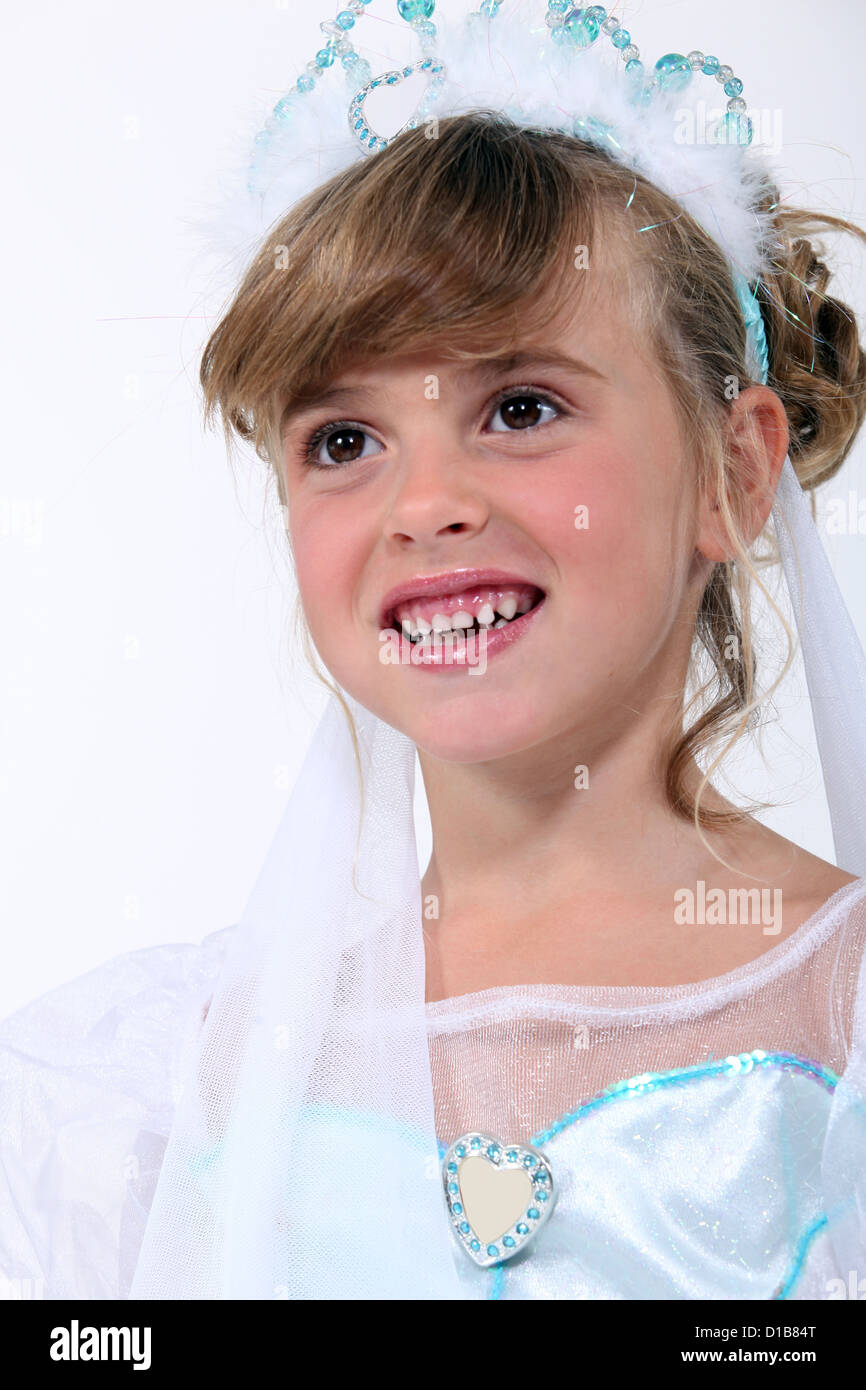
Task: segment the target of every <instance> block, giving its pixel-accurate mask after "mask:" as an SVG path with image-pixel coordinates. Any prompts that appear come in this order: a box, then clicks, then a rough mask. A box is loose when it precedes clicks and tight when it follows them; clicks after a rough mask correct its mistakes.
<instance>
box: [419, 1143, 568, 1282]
mask: <svg viewBox="0 0 866 1390" xmlns="http://www.w3.org/2000/svg"><path fill="white" fill-rule="evenodd" d="M442 1183H443V1186H444V1189H445V1200H446V1202H447V1204H448V1213H449V1215H450V1218H451V1225H452V1228H453V1231H454V1234H455V1236H456V1237H457V1240H458V1241H459V1243H460V1245H461V1247H462V1248H463V1249H464V1250H465V1251H466V1253H467V1255H469V1256H470V1258H471V1259H473V1260H474V1261H475V1263H476V1264H477V1265H481V1266H482V1268H484V1269H487V1268H489V1267H490V1266H491V1265H495V1264H500V1263H501V1262H502V1261H503V1260H510V1259H512V1258H513V1256H515V1255H518V1254H519V1253H520V1251H521V1250H523V1249H525V1247H526V1246H527V1245H528V1244H529V1243H530V1241H531V1240H532V1239H533V1237H534V1236H535V1235H537V1233H538V1231H540V1229H541V1227H542V1226H543V1225H544V1223H545V1221H546V1220H547V1219H548V1217H549V1216H550V1213H551V1212H552V1211H553V1207H554V1204H555V1202H556V1189H555V1186H554V1181H553V1172H552V1169H551V1167H550V1164H549V1162H548V1160H547V1158H546V1157H545V1155H544V1154H543V1153H542V1152H541V1151H540V1150H539V1149H534V1148H533V1147H532V1145H531V1144H503V1143H502V1142H501V1140H499V1139H497V1138H496V1137H495V1136H494V1135H492V1134H482V1133H481V1132H480V1131H478V1130H473V1131H471V1132H470V1133H468V1134H461V1136H460V1138H459V1139H455V1140H454V1143H453V1144H452V1145H451V1147H450V1148H449V1149H448V1152H447V1153H446V1154H445V1157H444V1158H443V1159H442Z"/></svg>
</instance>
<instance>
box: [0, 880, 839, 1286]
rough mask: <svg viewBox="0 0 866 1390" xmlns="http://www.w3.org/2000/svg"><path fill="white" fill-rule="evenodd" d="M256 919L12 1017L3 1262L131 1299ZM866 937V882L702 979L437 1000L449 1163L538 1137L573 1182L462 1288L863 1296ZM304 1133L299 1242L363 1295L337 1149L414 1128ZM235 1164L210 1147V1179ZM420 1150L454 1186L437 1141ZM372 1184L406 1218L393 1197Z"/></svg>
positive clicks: (3, 1126) (3, 1029)
mask: <svg viewBox="0 0 866 1390" xmlns="http://www.w3.org/2000/svg"><path fill="white" fill-rule="evenodd" d="M233 930H234V929H233V928H227V929H225V930H223V931H220V932H215V933H212V934H211V935H210V936H208V937H206V938H205V940H204V941H203V942H202V944H201V946H162V947H154V948H151V949H148V950H144V951H137V952H132V953H129V954H127V955H124V956H119V957H116V958H115V959H114V960H112V961H109V962H107V963H106V964H105V965H104V966H102V967H100V968H99V969H97V970H94V971H91V972H90V973H89V974H88V975H85V976H83V977H81V978H80V979H79V980H75V981H72V982H70V984H68V985H65V986H63V987H61V988H60V989H58V990H54V991H52V993H51V994H50V995H48V996H46V997H45V998H43V999H41V1000H37V1001H35V1003H34V1004H32V1005H29V1006H28V1007H27V1008H26V1009H23V1010H21V1011H19V1012H18V1013H17V1014H15V1015H13V1016H12V1018H10V1019H7V1020H5V1021H4V1022H3V1023H0V1276H2V1277H3V1278H4V1279H13V1280H17V1281H19V1285H16V1287H20V1286H21V1282H22V1281H29V1287H31V1288H32V1289H34V1290H35V1291H36V1296H43V1297H46V1298H58V1297H78V1298H109V1299H112V1298H126V1297H128V1296H129V1291H130V1285H131V1281H132V1277H133V1271H134V1270H135V1267H136V1262H137V1259H138V1255H139V1251H140V1249H141V1243H142V1239H143V1235H144V1230H145V1225H146V1222H147V1218H148V1213H149V1209H150V1205H151V1202H152V1199H153V1193H154V1190H155V1187H156V1184H157V1179H158V1177H159V1173H160V1169H161V1164H162V1160H163V1155H164V1152H165V1147H166V1142H167V1138H168V1134H169V1131H170V1129H171V1125H172V1121H173V1116H174V1111H175V1107H176V1104H177V1101H178V1095H179V1086H180V1078H181V1076H182V1074H183V1067H184V1058H185V1056H186V1055H187V1054H189V1053H191V1052H192V1050H193V1049H194V1048H195V1046H196V1043H197V1038H198V1035H199V1032H200V1030H201V1022H202V1015H203V1012H204V1009H205V1007H206V1005H207V1003H208V1000H209V998H210V995H211V993H212V991H213V989H214V984H215V981H216V980H217V979H218V977H219V974H220V970H221V967H222V964H223V961H224V958H225V953H226V950H227V948H228V946H229V943H230V940H231V938H232V934H233ZM864 946H866V880H863V879H858V880H857V881H856V882H855V883H852V884H850V885H848V886H846V887H845V888H842V889H840V890H839V891H838V892H837V893H836V894H834V896H833V897H832V898H831V899H830V900H829V901H828V902H827V903H826V904H825V905H824V907H823V908H822V909H821V910H820V911H819V912H818V913H817V914H815V916H813V917H812V918H810V919H809V921H808V922H806V923H804V924H803V926H802V927H801V928H800V929H799V930H798V931H797V932H795V933H794V934H793V935H792V936H791V937H790V938H789V939H788V940H787V941H785V942H782V943H781V944H779V945H778V946H775V947H772V948H771V949H770V950H769V951H768V952H767V953H765V955H764V956H762V957H761V958H759V959H758V960H757V961H754V962H752V963H751V964H749V965H747V966H744V967H742V968H740V969H738V970H735V971H732V972H731V973H730V974H728V975H725V976H722V977H719V978H717V979H715V980H710V981H705V982H703V983H702V984H699V985H693V986H692V985H689V986H683V987H677V988H671V989H654V988H647V989H638V988H634V989H632V988H626V989H622V988H620V989H617V988H572V987H565V986H555V985H532V986H518V987H510V988H505V989H492V990H485V991H482V992H480V993H477V994H471V995H464V996H461V997H459V998H455V999H449V1000H444V1001H440V1002H437V1003H433V1004H428V1005H426V1016H427V1023H428V1048H429V1056H430V1061H431V1071H432V1077H433V1092H434V1103H435V1119H436V1132H437V1135H438V1138H439V1141H440V1145H441V1146H442V1149H443V1151H444V1148H445V1147H447V1145H448V1144H449V1143H450V1142H451V1141H452V1140H453V1139H454V1138H455V1137H457V1136H458V1135H459V1134H461V1133H464V1132H466V1131H468V1130H470V1129H481V1130H485V1131H489V1132H491V1133H492V1134H495V1135H496V1136H498V1137H499V1138H500V1139H502V1140H503V1141H505V1142H511V1141H517V1140H523V1141H530V1142H532V1143H533V1144H535V1145H536V1146H538V1147H541V1148H543V1150H544V1152H545V1154H546V1155H547V1156H548V1158H549V1161H550V1163H551V1166H552V1169H553V1171H554V1175H555V1180H556V1184H557V1193H558V1195H557V1204H556V1208H555V1210H554V1211H553V1214H552V1216H551V1218H550V1220H549V1221H548V1222H547V1223H546V1225H545V1226H544V1228H543V1230H541V1231H540V1232H539V1238H538V1240H537V1241H536V1242H533V1243H532V1244H531V1245H530V1246H528V1247H527V1248H526V1250H525V1251H522V1252H521V1253H520V1254H519V1255H518V1256H516V1257H515V1258H514V1259H513V1260H511V1261H509V1262H507V1263H505V1264H502V1265H499V1266H497V1267H494V1268H492V1269H482V1268H479V1267H478V1266H476V1265H473V1264H472V1262H471V1261H470V1260H469V1259H468V1258H467V1256H466V1255H465V1254H464V1253H463V1252H462V1251H461V1250H460V1249H459V1248H458V1246H457V1244H456V1241H455V1242H454V1248H453V1258H454V1268H455V1278H456V1286H457V1288H458V1289H459V1296H460V1297H465V1298H479V1299H488V1298H490V1299H503V1298H519V1299H527V1298H540V1299H560V1298H574V1299H581V1298H605V1299H607V1298H614V1299H619V1298H658V1299H667V1298H699V1299H702V1298H711V1299H725V1298H750V1299H774V1298H775V1299H789V1298H793V1299H798V1298H799V1299H805V1298H827V1297H833V1296H842V1295H841V1294H839V1293H838V1292H834V1290H838V1289H841V1288H847V1287H849V1286H850V1275H851V1271H852V1270H858V1269H859V1270H860V1271H861V1272H862V1269H863V1268H864V1267H866V1221H864V1219H863V1214H864V1213H866V1191H864V1182H866V1178H864V1174H866V1162H864V1159H866V1105H864V1101H863V1097H864V1096H866V1046H864V1043H866V997H864V989H863V987H862V986H859V987H858V980H859V978H860V972H861V967H862V965H863V961H864ZM756 1050H758V1051H760V1052H763V1053H765V1054H766V1058H765V1059H764V1060H760V1059H757V1060H756V1058H755V1056H754V1054H755V1052H756ZM741 1054H753V1055H752V1057H751V1061H750V1060H749V1058H748V1056H746V1057H745V1059H741V1060H737V1059H738V1058H740V1057H741ZM726 1059H727V1060H726ZM837 1078H839V1080H838V1082H837ZM629 1081H630V1082H631V1083H632V1084H631V1085H629V1086H622V1085H621V1084H618V1083H623V1082H629ZM564 1117H567V1118H564ZM558 1121H559V1122H560V1123H559V1124H557V1122H558ZM551 1130H555V1132H554V1133H551V1132H550V1131H551ZM305 1134H306V1135H307V1136H308V1140H305V1143H306V1142H308V1143H309V1149H307V1148H306V1147H305V1148H304V1149H303V1151H302V1152H299V1153H298V1155H297V1160H298V1163H299V1164H300V1168H299V1171H300V1172H302V1173H303V1174H304V1192H305V1196H306V1195H307V1194H308V1195H309V1203H308V1205H307V1206H306V1207H302V1208H301V1215H300V1219H299V1218H298V1215H297V1209H295V1211H294V1212H293V1215H294V1220H295V1224H293V1227H292V1230H293V1242H294V1244H295V1246H296V1248H297V1249H299V1250H301V1249H303V1251H304V1256H305V1259H306V1260H307V1261H308V1266H309V1267H310V1268H312V1269H314V1270H315V1268H317V1261H318V1262H319V1264H320V1265H321V1273H322V1277H323V1278H324V1277H325V1274H327V1275H328V1277H329V1279H330V1281H331V1284H332V1286H333V1287H334V1289H335V1292H334V1295H333V1296H334V1297H339V1296H340V1293H339V1277H340V1271H341V1270H345V1271H346V1272H347V1280H348V1284H347V1287H348V1288H351V1287H353V1284H352V1280H349V1275H350V1274H351V1275H352V1279H354V1277H355V1274H357V1272H358V1270H363V1266H364V1249H363V1248H361V1247H360V1246H358V1244H357V1242H355V1243H353V1216H354V1217H355V1218H357V1215H358V1210H357V1192H356V1190H355V1189H352V1194H351V1201H349V1200H348V1199H347V1200H346V1201H343V1200H342V1197H343V1195H344V1194H342V1193H341V1191H335V1190H332V1189H328V1190H327V1191H322V1192H319V1191H318V1189H317V1187H316V1183H317V1173H318V1168H317V1163H316V1159H317V1155H318V1156H320V1155H321V1154H322V1152H324V1151H326V1149H327V1150H329V1151H331V1152H338V1153H345V1154H351V1153H353V1152H355V1153H356V1154H359V1153H364V1154H366V1155H367V1156H368V1157H370V1159H371V1165H372V1167H380V1168H381V1170H382V1171H387V1166H388V1163H389V1152H388V1151H389V1150H390V1151H391V1152H393V1150H394V1148H395V1147H400V1146H402V1145H404V1144H407V1145H410V1146H411V1145H412V1144H413V1142H415V1141H413V1138H412V1135H411V1134H410V1133H408V1132H406V1131H405V1130H403V1129H401V1128H400V1127H399V1126H396V1125H395V1126H394V1127H393V1128H392V1129H387V1128H386V1127H385V1126H383V1125H381V1123H380V1122H379V1123H377V1125H376V1126H373V1127H371V1124H370V1117H369V1116H368V1115H365V1114H364V1113H358V1112H353V1111H352V1108H351V1095H350V1094H349V1095H347V1096H346V1104H345V1106H341V1107H336V1108H332V1109H330V1110H329V1109H327V1107H324V1106H322V1107H320V1108H319V1110H318V1111H317V1118H316V1120H315V1123H314V1124H311V1125H310V1126H309V1127H308V1129H307V1130H306V1131H305ZM377 1145H378V1146H380V1149H381V1152H379V1150H377V1147H376V1146H377ZM377 1153H378V1154H379V1157H378V1162H377V1161H376V1154H377ZM211 1161H212V1155H210V1154H209V1153H207V1152H204V1151H203V1152H202V1155H201V1160H200V1162H201V1167H202V1171H203V1173H204V1175H205V1176H206V1174H207V1170H208V1164H209V1163H210V1162H211ZM412 1161H413V1163H415V1162H416V1161H417V1173H418V1175H419V1180H423V1181H424V1182H425V1183H427V1182H430V1183H438V1182H439V1181H440V1176H439V1172H438V1168H437V1165H436V1161H435V1156H434V1157H432V1158H431V1156H430V1155H428V1154H427V1152H426V1150H425V1149H424V1148H423V1146H422V1147H419V1148H418V1149H417V1160H416V1159H413V1160H412ZM319 1166H321V1165H319ZM364 1192H365V1196H364V1200H365V1201H367V1202H368V1203H369V1206H370V1211H371V1215H372V1216H374V1217H375V1218H376V1219H377V1220H379V1221H385V1222H386V1225H388V1227H389V1229H390V1228H393V1229H395V1230H397V1229H399V1224H400V1212H399V1211H398V1210H391V1209H390V1208H389V1205H388V1191H387V1185H386V1190H383V1189H382V1188H381V1187H378V1188H377V1186H376V1184H375V1182H374V1181H372V1180H371V1181H370V1183H369V1184H368V1186H367V1188H365V1189H364ZM858 1204H859V1205H858ZM442 1221H443V1223H444V1222H447V1221H448V1215H447V1212H446V1209H445V1205H444V1198H443V1206H442ZM336 1249H340V1250H341V1251H342V1252H343V1258H342V1262H339V1261H338V1262H336V1263H335V1262H334V1251H335V1250H336ZM353 1271H354V1273H353ZM861 1277H862V1275H861ZM833 1281H836V1282H835V1283H834V1282H833ZM25 1287H26V1285H25Z"/></svg>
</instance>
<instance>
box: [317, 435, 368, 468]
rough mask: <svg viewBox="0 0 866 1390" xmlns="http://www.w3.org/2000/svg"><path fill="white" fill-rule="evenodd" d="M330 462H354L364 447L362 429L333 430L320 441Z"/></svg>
mask: <svg viewBox="0 0 866 1390" xmlns="http://www.w3.org/2000/svg"><path fill="white" fill-rule="evenodd" d="M322 442H323V443H324V446H325V449H326V451H327V454H328V457H329V458H330V459H331V461H332V463H354V461H355V459H357V458H360V457H361V453H362V450H363V448H364V432H363V430H334V432H333V434H329V435H328V437H327V439H325V440H323V441H322Z"/></svg>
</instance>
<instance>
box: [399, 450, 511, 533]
mask: <svg viewBox="0 0 866 1390" xmlns="http://www.w3.org/2000/svg"><path fill="white" fill-rule="evenodd" d="M489 515H490V508H489V505H488V503H487V502H486V501H485V498H484V496H483V495H482V492H481V491H480V489H479V488H478V487H476V486H474V485H473V484H472V482H471V481H470V479H469V477H468V476H467V467H466V464H465V461H464V460H461V459H460V458H456V457H455V458H453V459H449V460H445V459H443V458H442V457H441V456H437V450H436V448H435V447H434V448H433V449H432V450H430V449H424V451H423V457H422V456H419V454H418V453H416V454H415V456H414V457H413V458H412V459H410V460H409V461H408V462H407V464H406V466H405V468H404V469H403V470H402V472H401V476H400V478H399V481H398V482H397V484H396V488H395V492H394V495H393V497H392V499H391V502H390V506H389V509H388V514H387V517H386V519H385V535H386V537H387V539H388V540H390V541H394V542H396V543H397V544H398V545H400V546H403V547H404V548H408V547H410V546H412V545H413V544H414V545H425V544H429V543H430V542H431V541H435V540H437V539H440V538H443V537H447V536H451V535H466V536H469V535H476V534H477V533H478V532H479V531H481V530H483V528H484V526H485V525H486V524H487V519H488V517H489Z"/></svg>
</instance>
